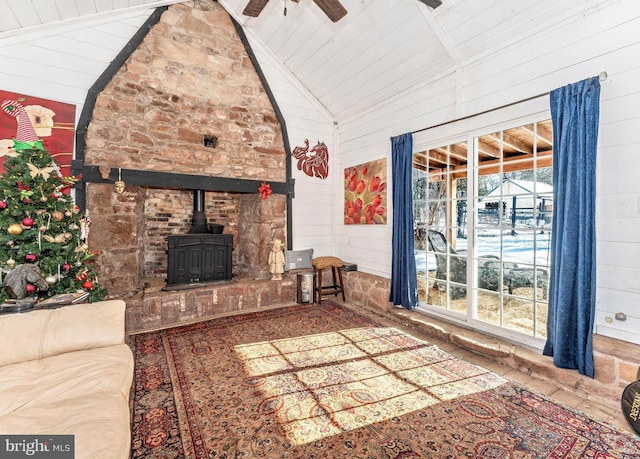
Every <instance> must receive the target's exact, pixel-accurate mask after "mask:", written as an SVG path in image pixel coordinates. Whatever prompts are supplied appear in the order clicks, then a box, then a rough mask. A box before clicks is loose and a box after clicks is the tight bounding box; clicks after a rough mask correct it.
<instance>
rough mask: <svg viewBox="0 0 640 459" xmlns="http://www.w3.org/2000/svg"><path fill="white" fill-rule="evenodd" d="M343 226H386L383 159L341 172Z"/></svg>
mask: <svg viewBox="0 0 640 459" xmlns="http://www.w3.org/2000/svg"><path fill="white" fill-rule="evenodd" d="M344 223H345V225H360V224H371V225H386V223H387V160H386V158H382V159H378V160H375V161H371V162H368V163H364V164H360V165H358V166H353V167H348V168H346V169H345V170H344Z"/></svg>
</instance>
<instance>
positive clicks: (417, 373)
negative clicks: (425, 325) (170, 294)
mask: <svg viewBox="0 0 640 459" xmlns="http://www.w3.org/2000/svg"><path fill="white" fill-rule="evenodd" d="M134 340H135V343H134V344H135V345H134V354H135V362H136V363H135V377H134V381H135V382H134V397H133V416H132V441H131V445H132V447H131V457H132V459H167V458H176V459H179V458H181V459H186V458H209V459H231V458H273V459H291V458H300V459H311V458H313V459H354V458H378V459H382V458H384V459H410V458H462V457H465V458H471V457H473V458H478V459H496V458H505V459H506V458H516V457H517V458H521V459H538V458H547V459H571V458H583V457H584V458H587V457H588V458H593V459H605V458H618V459H622V458H624V459H632V458H633V459H640V440H638V439H636V438H634V437H632V436H630V435H629V434H627V433H624V432H620V431H619V430H617V429H615V428H613V427H611V426H609V425H606V424H604V423H601V422H598V421H596V420H593V419H590V418H589V417H588V416H586V415H584V414H583V413H580V412H579V411H576V410H572V409H569V408H566V407H563V406H561V405H559V404H557V403H554V402H553V401H551V400H549V399H548V398H546V397H544V396H542V395H540V394H536V393H534V392H531V391H529V390H527V389H526V388H524V387H522V386H521V385H519V384H516V383H513V382H510V381H505V380H504V379H503V378H501V377H500V376H498V375H496V374H494V373H491V372H489V371H487V370H485V369H482V368H480V367H478V366H475V365H473V364H470V363H468V362H465V361H463V360H461V359H459V358H457V357H455V356H452V355H450V354H448V353H446V352H444V351H443V350H441V349H439V348H438V347H436V346H433V345H432V344H430V343H427V342H425V341H421V340H419V339H417V338H414V337H412V336H410V335H409V334H407V333H404V332H402V331H399V330H397V329H394V328H389V327H385V326H382V325H380V324H376V323H375V322H374V321H372V320H371V319H370V318H367V317H364V316H362V315H360V314H358V313H357V312H356V311H354V310H351V309H349V308H346V307H343V306H341V305H337V304H335V303H332V302H329V301H327V302H325V303H323V304H322V305H297V306H289V307H283V308H280V309H271V310H265V311H260V312H254V313H250V314H243V315H239V316H233V317H224V318H220V319H216V320H211V321H208V322H201V323H196V324H191V325H186V326H183V327H177V328H172V329H167V330H160V331H157V332H149V333H144V334H140V335H136V336H135V337H134Z"/></svg>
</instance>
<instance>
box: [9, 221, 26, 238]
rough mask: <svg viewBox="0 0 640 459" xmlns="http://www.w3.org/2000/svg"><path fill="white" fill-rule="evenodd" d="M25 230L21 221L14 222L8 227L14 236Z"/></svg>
mask: <svg viewBox="0 0 640 459" xmlns="http://www.w3.org/2000/svg"><path fill="white" fill-rule="evenodd" d="M23 230H24V228H22V225H21V224H19V223H12V224H11V225H9V228H7V232H8V233H9V234H13V235H14V236H15V235H18V234H21V233H22V231H23Z"/></svg>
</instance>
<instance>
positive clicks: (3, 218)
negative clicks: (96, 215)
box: [0, 101, 106, 302]
mask: <svg viewBox="0 0 640 459" xmlns="http://www.w3.org/2000/svg"><path fill="white" fill-rule="evenodd" d="M2 110H3V111H4V112H5V113H7V114H9V115H11V116H13V117H15V118H16V119H17V121H18V135H17V137H16V139H15V140H14V146H13V150H14V151H12V152H11V153H10V154H8V155H7V157H6V159H5V161H4V163H3V167H4V169H5V170H4V172H3V173H2V175H1V176H0V190H1V192H2V194H1V195H0V275H1V276H2V289H0V302H4V301H7V300H8V299H9V298H14V299H24V298H26V299H33V300H38V299H41V298H47V297H52V296H54V295H58V294H62V293H75V292H79V291H87V292H88V293H89V301H98V300H100V299H102V298H104V296H105V295H106V289H105V288H103V287H101V286H100V285H99V284H98V278H97V275H96V268H95V266H94V265H93V264H92V258H93V256H94V254H93V253H92V252H91V251H90V250H89V247H88V245H87V237H88V234H89V226H90V220H89V218H88V216H87V215H83V214H82V213H81V212H80V210H79V208H78V207H77V206H75V204H74V202H73V198H72V197H71V195H70V189H71V187H72V186H73V184H74V183H75V182H76V181H77V179H76V178H75V177H65V176H63V175H62V173H61V172H60V167H59V166H58V164H57V163H56V161H55V160H54V159H53V158H52V157H51V155H49V153H48V152H47V151H46V150H45V149H44V148H43V144H42V140H39V139H38V138H37V136H36V134H35V131H34V130H33V127H32V126H31V124H30V122H29V120H28V117H27V116H26V114H25V113H24V109H23V108H22V107H21V105H20V104H19V103H18V102H17V101H4V103H3V104H2ZM34 273H35V274H34ZM18 274H19V276H18ZM16 277H19V278H20V281H21V283H22V285H21V286H18V287H15V285H14V284H15V281H13V283H12V280H13V279H14V278H16Z"/></svg>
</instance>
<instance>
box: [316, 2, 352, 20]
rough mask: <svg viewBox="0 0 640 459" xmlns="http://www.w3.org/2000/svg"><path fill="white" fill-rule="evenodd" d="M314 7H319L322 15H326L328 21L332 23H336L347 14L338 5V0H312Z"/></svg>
mask: <svg viewBox="0 0 640 459" xmlns="http://www.w3.org/2000/svg"><path fill="white" fill-rule="evenodd" d="M313 1H314V2H315V4H316V5H318V6H319V7H320V9H321V10H322V11H324V14H326V15H327V16H328V17H329V19H331V20H332V21H333V22H338V21H339V20H340V19H342V18H343V17H344V16H345V14H347V10H345V9H344V6H342V5H341V4H340V2H339V1H338V0H313Z"/></svg>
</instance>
